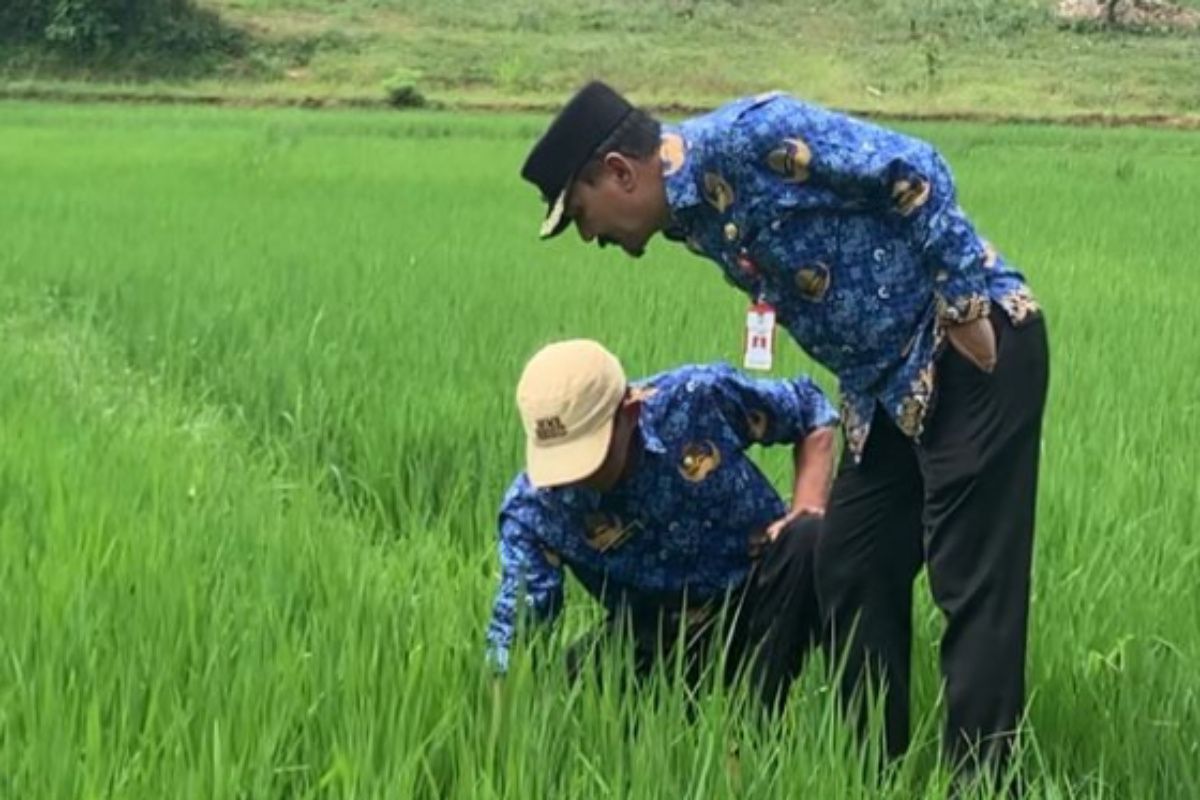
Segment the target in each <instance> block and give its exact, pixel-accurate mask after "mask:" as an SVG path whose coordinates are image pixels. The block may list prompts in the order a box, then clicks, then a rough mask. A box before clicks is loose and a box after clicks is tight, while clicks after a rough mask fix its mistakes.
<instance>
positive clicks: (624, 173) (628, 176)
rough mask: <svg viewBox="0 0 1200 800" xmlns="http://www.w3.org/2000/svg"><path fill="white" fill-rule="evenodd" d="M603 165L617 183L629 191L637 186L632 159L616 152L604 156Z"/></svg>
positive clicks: (635, 171)
mask: <svg viewBox="0 0 1200 800" xmlns="http://www.w3.org/2000/svg"><path fill="white" fill-rule="evenodd" d="M604 167H605V169H607V170H608V171H609V172H611V173H612V175H613V177H614V178H616V180H617V185H618V186H620V187H621V188H622V189H624V190H625V191H627V192H629V191H632V190H633V189H634V187H636V186H637V170H636V168H635V167H634V164H633V162H632V161H630V160H629V158H627V157H626V156H623V155H621V154H620V153H617V152H612V153H609V154H608V155H606V156H605V157H604Z"/></svg>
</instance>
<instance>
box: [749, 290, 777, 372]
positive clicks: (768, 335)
mask: <svg viewBox="0 0 1200 800" xmlns="http://www.w3.org/2000/svg"><path fill="white" fill-rule="evenodd" d="M744 349H745V352H744V354H743V356H742V366H744V367H745V368H746V369H757V370H764V371H765V370H769V369H771V364H772V363H774V360H775V308H774V307H773V306H772V305H771V304H770V303H767V302H765V301H762V300H759V301H758V302H757V303H755V304H754V305H752V306H750V308H749V309H748V310H747V311H746V338H745V348H744Z"/></svg>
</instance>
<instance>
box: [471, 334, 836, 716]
mask: <svg viewBox="0 0 1200 800" xmlns="http://www.w3.org/2000/svg"><path fill="white" fill-rule="evenodd" d="M517 404H518V406H519V408H520V411H521V419H522V422H523V423H524V427H525V434H526V446H525V452H526V469H525V471H524V472H522V473H521V474H520V475H518V476H517V478H516V480H515V481H514V482H513V484H512V486H511V488H510V489H509V491H508V493H507V494H506V495H505V498H504V502H503V504H502V506H501V509H500V537H499V538H500V565H501V577H500V588H499V591H498V592H497V595H496V601H495V605H494V607H493V611H492V621H491V624H490V625H489V626H488V635H487V638H488V645H489V651H490V655H491V660H492V662H493V664H494V665H495V666H496V667H497V668H498V669H499V670H501V671H504V670H505V669H506V668H507V665H508V658H509V650H510V647H511V645H512V642H513V639H514V636H515V635H516V632H517V627H518V622H519V618H520V617H521V616H522V612H524V613H525V617H526V619H528V620H531V621H542V622H547V621H550V620H552V619H553V618H554V617H556V616H557V614H558V612H559V610H560V609H561V607H562V602H563V591H562V587H563V581H562V567H563V566H564V565H565V566H566V567H568V568H569V569H570V570H571V571H572V572H573V573H574V575H575V577H576V578H578V579H579V582H580V583H581V584H582V585H583V587H584V588H585V589H586V590H587V591H588V593H589V594H591V595H592V596H593V597H595V598H596V599H597V600H599V601H600V603H601V604H602V605H603V606H604V608H605V609H606V610H607V612H608V621H607V624H606V625H605V626H604V629H603V630H601V631H600V632H599V633H598V635H597V636H595V637H588V638H587V639H585V640H584V642H582V643H581V644H579V645H577V646H576V647H573V648H572V650H571V652H570V653H569V657H568V660H569V667H570V668H571V670H572V672H575V671H577V670H578V668H579V667H580V666H581V665H582V659H583V658H584V657H587V656H591V655H594V654H597V653H600V652H601V651H602V650H601V648H600V647H599V646H598V645H601V644H603V642H604V641H605V640H607V639H609V637H610V636H611V635H612V634H613V633H615V632H619V631H622V630H625V631H628V632H629V633H631V634H632V640H633V642H632V643H633V648H634V658H635V662H634V664H633V668H634V672H635V674H636V675H638V676H644V675H646V674H647V673H648V672H649V671H650V669H652V667H653V666H654V664H655V663H656V662H657V661H658V660H659V659H660V658H661V657H662V656H664V655H666V654H668V653H670V652H671V651H672V650H673V649H674V647H675V646H677V645H678V644H679V643H680V642H681V641H682V642H683V643H684V647H685V652H684V653H683V655H684V656H685V659H686V663H687V664H688V678H689V680H690V681H694V680H696V679H697V678H698V677H699V675H700V674H701V673H702V672H703V668H704V664H705V662H706V661H709V660H711V659H712V658H713V657H714V656H715V655H717V654H718V651H719V650H720V649H721V648H722V647H724V646H726V641H728V648H729V650H728V659H727V661H726V664H727V666H728V667H730V668H731V671H730V672H729V673H727V675H726V677H727V678H732V677H734V675H735V673H736V670H737V669H738V668H740V667H743V666H745V665H746V664H750V665H751V667H750V670H751V672H750V676H751V679H752V683H753V684H754V686H755V688H756V690H757V691H758V692H759V693H760V696H761V697H762V700H763V701H764V703H766V705H767V706H768V707H772V708H773V707H776V706H778V705H779V704H780V703H782V701H783V700H784V699H785V698H786V696H787V690H788V687H789V686H790V685H791V682H792V680H793V679H794V678H795V677H796V675H797V674H799V672H800V668H801V665H802V663H803V660H804V656H805V653H806V652H807V651H808V649H809V647H810V645H811V644H812V643H813V640H815V639H816V638H817V637H818V632H819V630H820V618H819V612H818V609H817V595H816V585H815V577H814V574H813V560H814V552H813V551H814V549H815V547H816V543H817V538H818V534H819V531H820V515H821V512H822V511H823V510H824V508H825V503H826V500H827V494H828V490H829V480H830V477H831V473H832V469H833V449H834V448H833V426H834V425H835V424H836V422H837V413H836V412H835V411H834V409H833V407H832V406H831V405H830V404H829V402H828V400H826V399H825V396H824V395H823V394H822V393H821V390H820V389H819V388H817V386H816V384H814V383H812V382H811V381H809V380H808V379H806V378H797V379H795V380H779V381H763V380H751V379H748V378H746V377H745V376H743V375H741V374H739V373H737V372H735V371H734V370H732V369H730V368H729V367H727V366H723V365H711V366H688V367H681V368H679V369H675V370H672V371H670V372H666V373H663V374H661V375H657V376H654V377H651V378H648V379H646V380H643V381H639V382H637V383H636V384H633V385H630V384H628V382H627V381H626V379H625V373H624V370H623V369H622V368H621V364H620V362H619V361H618V360H617V359H616V357H614V356H613V355H612V354H611V353H609V352H608V351H607V350H605V349H604V348H603V347H602V346H601V345H599V344H598V343H596V342H593V341H588V340H573V341H567V342H558V343H556V344H552V345H549V346H548V347H545V348H543V349H542V350H540V351H539V352H538V353H537V355H535V356H534V357H533V358H532V359H531V360H530V361H529V363H528V364H527V365H526V367H525V370H524V372H523V374H522V375H521V380H520V383H519V384H518V386H517ZM755 444H760V445H775V444H781V445H791V446H793V448H794V454H795V456H794V462H795V465H796V479H795V485H794V495H793V498H792V504H791V507H790V509H789V508H788V507H787V506H785V505H784V503H783V501H782V500H781V499H780V497H779V495H778V494H776V492H775V490H774V488H772V486H771V484H770V482H769V481H768V480H767V479H766V478H765V477H764V476H763V474H762V473H761V472H759V470H758V468H757V467H756V466H755V465H754V462H753V461H751V460H750V458H749V457H748V456H747V455H746V450H747V449H748V448H750V447H751V446H753V445H755ZM726 603H728V604H729V609H728V611H729V614H728V617H729V620H730V622H729V624H728V625H727V626H726V627H722V626H720V625H718V624H717V623H718V622H719V621H720V617H721V612H722V611H723V610H725V609H724V606H725V604H726ZM726 637H728V639H727V638H726Z"/></svg>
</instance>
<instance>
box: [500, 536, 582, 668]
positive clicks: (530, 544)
mask: <svg viewBox="0 0 1200 800" xmlns="http://www.w3.org/2000/svg"><path fill="white" fill-rule="evenodd" d="M499 553H500V587H499V589H498V590H497V592H496V599H495V602H494V603H493V605H492V618H491V621H490V622H489V624H488V628H487V652H488V660H489V661H490V663H491V664H492V667H493V668H494V669H495V670H496V671H497V672H499V673H504V672H507V671H508V657H509V651H510V650H511V648H512V644H513V641H514V639H515V638H516V635H517V626H518V624H519V622H520V619H521V618H524V617H528V618H529V619H532V620H534V621H536V622H539V623H546V624H549V623H551V622H553V621H554V620H555V619H556V618H557V616H558V614H559V612H560V611H561V610H562V602H563V580H562V569H561V567H560V566H559V565H558V564H556V563H553V562H552V561H551V558H552V556H551V555H550V554H548V553H547V552H545V551H544V550H542V548H541V547H539V545H538V543H537V541H536V540H535V538H534V537H533V535H532V534H531V532H530V529H529V528H528V527H527V526H526V524H525V523H524V522H523V521H522V520H519V519H517V518H516V517H514V516H511V515H509V514H504V515H502V517H501V520H500V542H499Z"/></svg>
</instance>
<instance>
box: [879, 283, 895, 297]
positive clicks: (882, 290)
mask: <svg viewBox="0 0 1200 800" xmlns="http://www.w3.org/2000/svg"><path fill="white" fill-rule="evenodd" d="M891 296H892V293H891V292H889V291H888V288H887V287H886V286H880V287H879V299H880V300H887V299H888V298H889V297H891Z"/></svg>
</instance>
